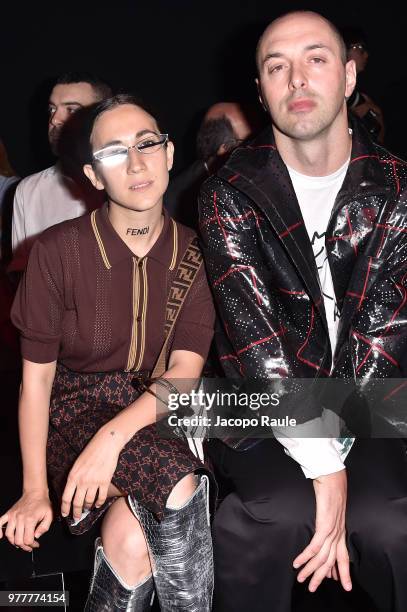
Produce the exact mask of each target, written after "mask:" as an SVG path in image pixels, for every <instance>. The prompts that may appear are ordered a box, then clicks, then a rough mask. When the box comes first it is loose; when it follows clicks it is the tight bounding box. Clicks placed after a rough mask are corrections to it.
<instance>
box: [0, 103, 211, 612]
mask: <svg viewBox="0 0 407 612" xmlns="http://www.w3.org/2000/svg"><path fill="white" fill-rule="evenodd" d="M86 131H87V133H88V137H87V139H86V141H87V145H88V148H89V154H88V159H87V163H86V164H85V165H84V172H85V174H86V176H87V177H88V178H89V180H90V181H91V182H92V184H93V185H94V187H95V188H96V189H99V190H105V192H106V196H107V202H106V204H105V205H104V206H103V207H102V208H101V209H99V210H97V211H93V212H92V213H91V215H87V216H85V217H82V218H79V219H74V220H72V221H67V222H64V223H61V224H59V225H56V226H54V227H53V228H50V229H49V230H47V231H46V232H44V234H43V235H42V236H41V237H40V238H39V239H38V241H37V242H36V244H35V246H34V247H33V250H32V253H31V256H30V260H29V264H28V268H27V271H26V274H25V277H24V279H23V280H22V282H21V284H20V287H19V290H18V293H17V296H16V299H15V302H14V306H13V311H12V318H13V322H14V323H15V325H16V326H17V327H18V328H19V329H20V332H21V347H22V356H23V380H22V387H21V395H20V405H19V419H20V438H21V449H22V457H23V495H22V497H21V498H20V499H19V500H18V501H17V503H16V504H15V505H14V506H13V507H12V508H11V509H10V510H9V511H8V512H7V513H6V514H4V515H3V517H1V518H0V527H1V526H3V525H5V524H7V528H6V532H5V535H6V537H7V538H8V539H9V541H10V542H11V543H12V544H14V545H16V546H18V547H20V548H22V549H23V550H26V551H31V550H32V549H33V548H36V547H38V545H39V544H38V541H37V540H38V538H39V537H40V536H41V535H42V534H43V533H44V532H45V531H47V530H48V529H49V526H50V523H51V520H52V506H51V502H50V498H49V493H48V481H47V471H48V473H49V478H50V482H51V484H52V488H53V489H54V490H55V492H56V493H57V495H58V498H59V504H60V513H61V515H62V516H63V517H65V518H66V520H67V521H68V525H69V528H70V530H71V532H72V533H76V534H80V533H83V532H84V531H86V530H87V529H89V527H90V526H91V525H92V524H93V523H94V522H95V521H96V519H97V518H98V517H99V516H100V515H101V514H103V513H105V514H104V517H103V522H102V525H101V538H100V539H98V540H97V543H96V553H95V564H94V573H93V578H92V583H91V588H90V593H89V595H88V600H87V603H86V610H88V611H95V612H96V611H97V612H99V611H101V610H106V611H107V610H116V609H124V610H136V611H142V610H148V609H149V608H150V605H151V601H152V594H153V592H154V590H155V591H156V592H157V595H158V600H159V603H160V607H161V610H162V611H163V612H165V611H169V610H177V611H181V610H188V611H189V612H192V611H196V612H197V611H202V612H206V611H209V610H210V606H211V597H212V574H213V572H212V548H211V539H210V529H209V520H208V516H209V513H208V511H207V508H208V505H207V503H208V502H207V497H208V483H209V479H208V472H206V470H205V468H204V466H203V464H202V463H201V462H200V460H199V459H198V458H197V457H196V456H195V455H194V454H193V453H192V452H191V451H190V449H189V446H188V444H187V443H186V442H185V441H184V440H183V439H180V438H178V437H176V436H173V437H170V436H166V437H162V436H160V433H159V429H158V426H157V422H156V421H157V411H158V412H160V407H161V408H162V409H163V410H164V411H165V404H167V402H168V396H169V394H170V393H176V392H177V387H176V384H177V383H178V382H180V381H183V383H184V385H185V384H187V383H186V381H188V380H189V381H193V380H196V379H197V378H198V377H199V376H200V373H201V370H202V367H203V364H204V361H205V358H206V355H207V352H208V349H209V345H210V342H211V338H212V334H213V322H214V311H213V305H212V300H211V296H210V293H209V289H208V286H207V283H206V278H205V272H204V269H203V266H202V259H201V256H200V252H199V248H198V246H197V243H196V238H194V234H193V232H192V230H189V229H188V228H186V227H184V226H182V225H179V224H178V223H175V222H174V221H173V220H172V219H171V218H170V217H169V216H168V214H167V213H166V211H165V210H163V205H162V200H163V194H164V192H165V190H166V188H167V185H168V172H169V170H170V169H171V166H172V161H173V151H174V147H173V144H172V143H171V142H169V141H168V135H167V134H162V133H161V132H160V130H159V128H158V125H157V122H156V120H155V119H154V117H152V116H151V115H150V114H149V113H148V112H147V111H146V110H145V109H144V108H142V107H141V106H140V105H139V103H138V102H137V100H135V99H134V98H133V97H131V96H129V95H119V96H115V97H113V98H111V99H109V100H106V101H103V102H101V103H100V104H98V105H97V106H96V107H95V108H94V109H93V110H92V111H91V114H90V118H89V125H88V129H87V130H86ZM153 370H154V371H155V373H157V371H158V370H160V373H159V377H158V378H156V379H155V382H152V381H151V380H150V379H149V378H148V377H149V375H150V374H151V372H152V371H153ZM137 380H138V381H139V382H140V384H137ZM171 380H172V382H171ZM143 381H144V382H143ZM146 381H148V382H146ZM191 385H192V383H191V382H190V388H191ZM0 532H1V529H0Z"/></svg>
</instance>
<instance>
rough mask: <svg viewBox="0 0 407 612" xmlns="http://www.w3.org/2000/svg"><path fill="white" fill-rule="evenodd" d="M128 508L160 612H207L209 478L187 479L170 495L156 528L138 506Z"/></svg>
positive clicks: (210, 572) (210, 567)
mask: <svg viewBox="0 0 407 612" xmlns="http://www.w3.org/2000/svg"><path fill="white" fill-rule="evenodd" d="M129 501H130V506H131V508H132V510H133V512H134V514H135V515H136V516H137V518H138V519H139V521H140V524H141V525H142V527H143V530H144V533H145V536H146V540H147V542H148V547H149V551H150V557H151V562H152V566H153V576H154V582H155V587H156V590H157V595H158V600H159V603H160V609H161V612H174V611H175V610H176V611H177V612H187V611H188V612H209V611H210V609H211V604H212V591H213V555H212V541H211V534H210V526H209V515H208V510H207V508H208V506H207V503H208V477H207V476H202V477H201V479H200V483H199V485H198V486H196V477H195V476H194V475H193V474H189V475H188V476H186V477H184V478H183V479H182V480H181V481H180V482H179V483H178V484H177V485H176V486H175V487H174V489H173V490H172V492H171V494H170V496H169V498H168V501H167V506H166V509H165V513H164V518H163V519H162V521H161V522H158V521H157V520H156V519H155V517H154V515H153V514H152V513H151V512H149V511H148V510H147V509H146V508H145V507H144V506H142V505H141V504H139V503H138V502H137V500H135V499H134V498H132V497H129Z"/></svg>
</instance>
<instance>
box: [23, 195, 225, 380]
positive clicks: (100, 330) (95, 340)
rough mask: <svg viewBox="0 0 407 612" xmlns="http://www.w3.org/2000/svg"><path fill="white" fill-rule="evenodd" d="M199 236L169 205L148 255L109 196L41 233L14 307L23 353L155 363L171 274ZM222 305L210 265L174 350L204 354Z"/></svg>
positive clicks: (102, 366) (80, 365) (103, 367)
mask: <svg viewBox="0 0 407 612" xmlns="http://www.w3.org/2000/svg"><path fill="white" fill-rule="evenodd" d="M192 236H193V232H192V230H190V229H189V228H186V227H185V226H183V225H180V224H179V223H176V224H175V222H174V221H173V220H172V219H171V218H170V217H169V216H168V214H167V213H166V212H164V226H163V229H162V231H161V234H160V236H159V237H158V239H157V241H156V243H155V244H154V245H153V247H152V249H151V250H150V251H149V252H148V253H147V255H146V256H145V257H142V258H138V257H136V256H135V255H134V254H133V253H132V252H131V250H130V249H129V248H128V247H127V245H126V244H125V243H124V242H123V240H122V239H121V238H120V237H119V235H118V234H117V233H116V231H115V230H114V229H113V227H112V225H111V223H110V221H109V217H108V214H107V206H106V205H105V206H104V207H102V208H101V209H100V210H98V211H94V212H93V213H92V214H91V215H86V216H84V217H80V218H78V219H73V220H71V221H66V222H64V223H60V224H58V225H55V226H54V227H52V228H50V229H48V230H46V231H45V232H44V233H43V234H42V235H41V236H40V238H39V239H38V240H37V241H36V243H35V244H34V246H33V249H32V251H31V254H30V259H29V262H28V266H27V270H26V273H25V275H24V277H23V279H22V281H21V283H20V286H19V288H18V291H17V295H16V297H15V300H14V304H13V308H12V321H13V323H14V325H15V326H16V327H17V328H18V329H19V330H20V331H21V350H22V355H23V357H24V358H25V359H28V360H29V361H33V362H36V363H47V362H51V361H55V360H58V361H59V362H61V363H62V364H63V365H65V366H66V367H68V368H70V369H71V370H74V371H78V372H105V371H111V370H122V369H124V370H128V371H130V370H132V371H133V370H134V371H138V370H152V368H153V367H154V365H155V362H156V360H157V357H158V355H159V352H160V350H161V347H162V344H163V341H164V323H165V306H166V301H167V295H168V292H169V288H170V286H171V280H172V278H173V276H174V275H175V272H176V269H177V266H178V263H179V261H180V259H181V258H182V255H183V254H184V251H185V249H186V247H187V245H188V243H189V241H190V239H191V237H192ZM213 325H214V308H213V304H212V298H211V295H210V291H209V288H208V285H207V281H206V277H205V271H204V268H203V266H202V267H201V270H200V271H199V273H198V276H197V278H196V279H195V282H194V284H193V286H192V288H191V290H190V292H189V294H188V296H187V298H186V300H185V303H184V305H183V307H182V310H181V312H180V315H179V318H178V321H177V323H176V329H175V332H174V334H173V340H172V342H171V350H176V349H182V350H186V351H193V352H195V353H198V354H200V355H202V356H203V357H204V358H206V356H207V353H208V350H209V346H210V342H211V339H212V335H213Z"/></svg>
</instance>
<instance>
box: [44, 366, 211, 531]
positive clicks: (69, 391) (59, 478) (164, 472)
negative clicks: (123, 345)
mask: <svg viewBox="0 0 407 612" xmlns="http://www.w3.org/2000/svg"><path fill="white" fill-rule="evenodd" d="M134 380H135V374H134V373H131V372H122V371H118V372H103V373H90V374H89V373H78V372H73V371H71V370H68V369H67V368H66V367H64V366H62V365H61V364H58V366H57V372H56V376H55V381H54V385H53V390H52V395H51V404H50V423H49V434H48V443H47V468H48V473H49V478H50V484H51V485H52V488H53V490H54V493H55V494H56V496H57V503H58V510H60V503H61V497H62V493H63V491H64V488H65V485H66V481H67V477H68V474H69V471H70V469H71V467H72V465H73V463H74V462H75V460H76V458H77V457H78V455H79V454H80V453H81V452H82V450H83V449H84V448H85V446H86V445H87V443H88V442H89V440H90V439H91V438H92V437H93V436H94V434H95V433H96V432H97V431H98V430H99V429H100V427H102V425H104V424H105V423H107V422H108V421H109V420H111V419H112V418H113V417H114V416H115V415H116V414H117V413H118V412H120V410H122V409H123V408H126V407H127V406H128V405H129V404H131V403H132V402H133V401H134V400H135V399H136V398H137V397H138V395H139V391H137V390H136V389H135V388H134V386H133V385H132V382H133V381H134ZM191 472H195V473H198V472H206V473H208V470H207V468H206V467H205V466H204V465H203V463H202V462H201V461H200V460H199V459H198V458H196V457H195V456H194V454H193V453H192V452H191V451H190V449H189V447H188V445H187V443H186V442H183V441H182V440H181V439H179V438H168V439H167V438H163V437H161V436H160V435H159V432H158V431H157V426H156V424H155V423H154V424H152V425H149V426H147V427H144V428H143V429H141V430H140V431H138V432H137V433H136V434H135V435H134V436H133V437H132V439H131V440H130V441H129V442H128V443H127V444H126V446H124V447H123V449H122V451H121V452H120V455H119V460H118V463H117V467H116V470H115V472H114V475H113V478H112V483H113V484H114V485H116V487H117V488H118V489H119V490H120V491H122V492H123V493H125V494H126V495H128V494H131V495H132V496H134V497H135V498H136V499H137V500H138V501H139V502H140V503H141V504H142V505H144V506H145V507H146V508H148V510H150V511H151V512H153V513H154V514H155V516H156V518H157V519H158V520H160V519H161V518H162V516H163V512H164V508H165V504H166V501H167V498H168V496H169V494H170V493H171V490H172V489H173V487H174V486H175V485H176V484H177V482H178V481H179V480H181V478H183V477H184V476H186V475H187V474H190V473H191ZM115 499H116V498H108V499H107V500H106V502H105V503H104V504H103V506H101V507H100V508H93V509H91V511H90V512H89V514H88V515H87V516H86V517H85V518H83V519H82V520H81V521H80V522H79V523H78V524H77V525H74V524H73V523H74V521H73V518H72V516H70V517H67V522H68V526H69V529H70V531H71V532H72V533H75V534H80V533H84V532H85V531H87V530H88V529H89V528H90V527H91V526H92V525H93V524H94V523H95V521H96V520H97V519H98V518H99V517H100V516H101V515H102V514H103V512H105V511H106V510H107V508H108V507H109V506H110V505H111V504H112V503H113V502H114V501H115Z"/></svg>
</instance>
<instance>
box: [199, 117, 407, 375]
mask: <svg viewBox="0 0 407 612" xmlns="http://www.w3.org/2000/svg"><path fill="white" fill-rule="evenodd" d="M406 187H407V165H406V163H405V162H403V161H402V160H400V159H398V158H396V157H394V156H393V155H391V154H390V153H388V152H387V151H386V150H385V149H383V148H381V147H379V146H377V145H375V144H373V143H372V142H371V141H370V139H369V138H368V136H367V135H366V134H365V133H364V132H361V131H360V129H358V128H357V126H356V125H355V126H354V132H353V145H352V153H351V162H350V165H349V168H348V172H347V175H346V177H345V180H344V183H343V186H342V188H341V190H340V192H339V193H338V196H337V198H336V201H335V204H334V207H333V210H332V214H331V218H330V221H329V225H328V229H327V233H326V247H327V252H328V257H329V263H330V267H331V272H332V278H333V284H334V288H335V293H336V298H337V302H338V306H339V309H340V312H341V316H340V323H339V330H338V342H337V346H336V351H335V355H334V356H333V357H332V355H331V349H330V342H329V336H328V327H327V322H326V316H325V311H324V302H323V299H322V295H321V288H320V283H319V279H318V272H317V269H316V265H315V261H314V255H313V252H312V247H311V243H310V240H309V238H308V234H307V231H306V228H305V226H304V221H303V218H302V215H301V211H300V207H299V204H298V201H297V198H296V196H295V193H294V189H293V186H292V183H291V180H290V176H289V174H288V171H287V169H286V166H285V165H284V163H283V161H282V159H281V157H280V155H279V153H278V152H277V150H276V147H275V145H274V139H273V133H272V129H271V128H268V129H267V130H266V131H265V132H263V133H262V134H261V135H260V136H259V137H258V138H257V139H256V140H255V141H253V142H252V143H250V144H249V145H247V146H245V147H240V148H238V149H237V150H236V151H235V152H234V153H233V154H232V155H231V157H230V158H229V160H228V162H227V163H226V165H225V166H224V167H223V168H221V170H220V171H219V172H218V173H217V175H215V176H213V177H211V178H209V179H208V180H207V181H206V182H205V183H204V185H203V187H202V191H201V196H200V229H201V234H202V239H203V247H204V256H205V260H206V266H207V271H208V275H209V279H210V283H211V285H212V288H213V292H214V296H215V301H216V303H217V306H218V311H219V314H220V317H221V319H222V321H223V328H224V333H223V334H221V336H222V337H221V342H220V347H221V349H220V353H221V355H220V359H221V362H222V364H223V368H224V371H225V373H226V374H227V375H228V376H232V377H233V376H235V377H236V376H244V377H254V378H269V377H273V378H274V377H278V376H282V377H287V376H288V377H298V378H309V377H317V376H322V377H327V376H330V375H331V376H332V377H341V378H342V377H344V378H347V377H348V378H349V377H350V378H357V377H380V378H381V377H403V376H404V370H405V365H403V359H404V355H405V353H406V348H407V189H406Z"/></svg>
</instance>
